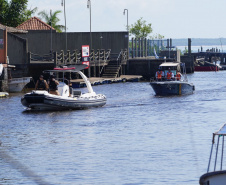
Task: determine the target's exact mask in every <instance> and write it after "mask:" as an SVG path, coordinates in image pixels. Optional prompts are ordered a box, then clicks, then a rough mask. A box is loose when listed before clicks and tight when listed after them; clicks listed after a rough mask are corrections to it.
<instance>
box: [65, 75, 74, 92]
mask: <svg viewBox="0 0 226 185" xmlns="http://www.w3.org/2000/svg"><path fill="white" fill-rule="evenodd" d="M63 80H64V83H65V84H66V85H68V86H69V96H71V94H72V92H73V88H72V83H71V82H70V80H68V79H67V76H66V75H64V79H63Z"/></svg>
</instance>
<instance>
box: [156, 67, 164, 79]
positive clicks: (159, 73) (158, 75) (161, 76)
mask: <svg viewBox="0 0 226 185" xmlns="http://www.w3.org/2000/svg"><path fill="white" fill-rule="evenodd" d="M163 77H164V72H163V71H162V70H161V68H159V70H158V71H157V72H156V74H155V78H156V80H157V81H161V80H162V78H163Z"/></svg>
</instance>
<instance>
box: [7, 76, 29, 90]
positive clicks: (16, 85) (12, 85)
mask: <svg viewBox="0 0 226 185" xmlns="http://www.w3.org/2000/svg"><path fill="white" fill-rule="evenodd" d="M30 79H31V77H23V78H13V79H11V80H9V82H8V85H9V92H12V93H15V92H21V91H22V90H23V88H24V86H25V85H26V84H27V83H29V82H30Z"/></svg>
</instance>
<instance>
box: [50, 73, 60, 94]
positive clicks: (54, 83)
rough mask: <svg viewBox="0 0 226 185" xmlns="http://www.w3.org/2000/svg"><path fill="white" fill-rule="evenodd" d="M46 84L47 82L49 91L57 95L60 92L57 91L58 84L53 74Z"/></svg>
mask: <svg viewBox="0 0 226 185" xmlns="http://www.w3.org/2000/svg"><path fill="white" fill-rule="evenodd" d="M48 84H49V93H50V94H55V95H58V96H59V95H60V94H59V92H58V87H57V86H58V85H59V82H58V81H57V80H56V79H54V76H52V75H51V76H50V80H49V82H48Z"/></svg>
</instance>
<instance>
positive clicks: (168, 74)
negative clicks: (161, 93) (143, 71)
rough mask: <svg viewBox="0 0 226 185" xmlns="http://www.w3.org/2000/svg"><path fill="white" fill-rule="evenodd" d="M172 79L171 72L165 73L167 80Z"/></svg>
mask: <svg viewBox="0 0 226 185" xmlns="http://www.w3.org/2000/svg"><path fill="white" fill-rule="evenodd" d="M171 77H172V72H167V75H166V78H167V80H170V79H171Z"/></svg>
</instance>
